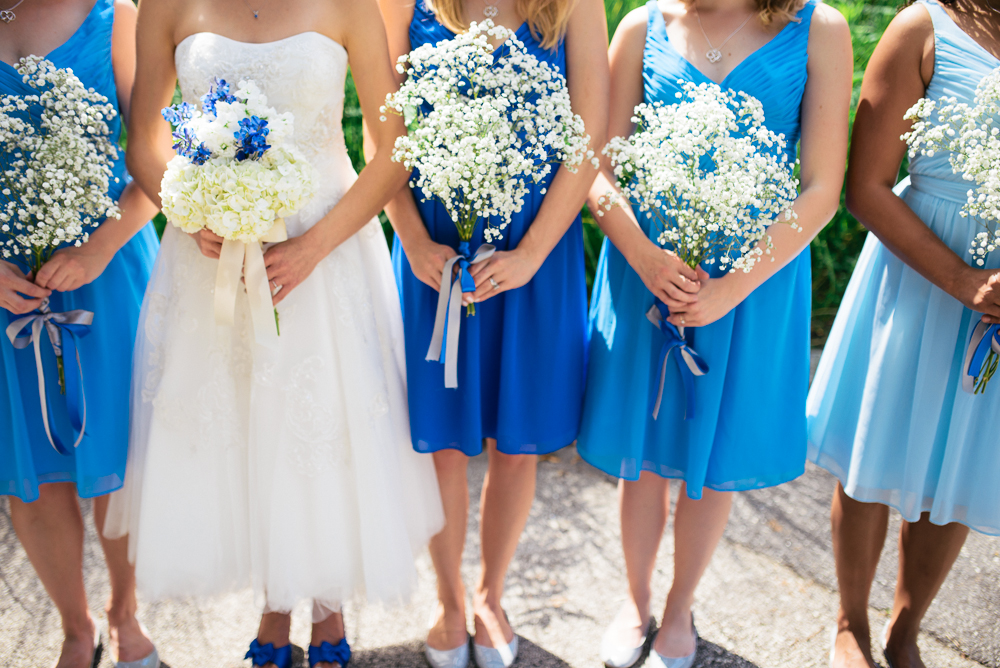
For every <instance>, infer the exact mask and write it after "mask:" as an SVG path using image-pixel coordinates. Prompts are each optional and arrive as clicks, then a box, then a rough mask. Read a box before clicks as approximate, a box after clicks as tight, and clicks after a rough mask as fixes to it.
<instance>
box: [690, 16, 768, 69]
mask: <svg viewBox="0 0 1000 668" xmlns="http://www.w3.org/2000/svg"><path fill="white" fill-rule="evenodd" d="M694 17H695V18H696V19H698V27H699V28H701V34H702V35H704V36H705V41H706V42H708V51H706V52H705V58H707V59H708V62H710V63H712V64H715V63H717V62H719V61H720V60H722V51H720V49H722V47H724V46H725V45H726V43H728V42H729V40H731V39H732V38H733V37H735V36H736V33H738V32H739V31H741V30H743V26H745V25H746V24H747V23H749V22H750V19H752V18H753V17H754V15H753V14H750V16H748V17H747V18H746V20H745V21H743V23H741V24H740V27H739V28H737V29H736V30H734V31H733V32H732V33H731V34H730V35H729V37H727V38H726V39H725V41H723V42H722V44H720V45H719V48H718V49H717V48H715V47H714V46H712V40H710V39H709V38H708V33H707V32H705V26H703V25H702V24H701V15H700V14H699V13H698V5H697V4H695V5H694Z"/></svg>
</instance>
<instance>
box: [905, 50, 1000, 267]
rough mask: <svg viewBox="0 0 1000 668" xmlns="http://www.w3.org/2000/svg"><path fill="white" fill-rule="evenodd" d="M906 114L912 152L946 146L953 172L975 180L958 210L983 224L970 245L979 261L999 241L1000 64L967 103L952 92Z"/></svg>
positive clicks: (923, 102) (912, 154) (983, 260)
mask: <svg viewBox="0 0 1000 668" xmlns="http://www.w3.org/2000/svg"><path fill="white" fill-rule="evenodd" d="M935 115H936V116H937V119H936V120H935V118H934V117H935ZM906 118H907V119H908V120H913V121H914V123H913V130H912V131H910V132H907V133H906V134H904V135H903V136H902V139H904V140H906V143H907V144H909V147H910V157H911V158H913V157H915V156H916V155H918V154H923V155H928V156H930V155H934V153H935V151H950V155H949V156H948V160H949V162H950V163H951V167H952V169H953V170H954V171H955V173H956V174H961V175H962V177H963V178H964V179H966V180H968V181H975V184H976V187H975V188H972V189H970V190H969V192H968V200H967V201H966V204H965V206H964V207H963V208H962V211H961V215H962V216H978V217H979V219H980V221H981V222H982V223H983V225H984V227H985V228H986V229H985V230H984V231H982V232H980V233H979V234H977V235H976V238H975V240H973V242H972V247H971V248H970V249H969V252H970V254H971V255H972V256H973V259H974V261H975V263H976V264H977V265H978V266H980V267H981V266H983V265H984V264H986V255H987V254H988V253H990V252H992V251H994V250H996V248H997V247H998V246H1000V226H998V222H1000V128H998V127H997V119H998V118H1000V68H998V69H996V70H994V71H993V72H991V73H990V74H989V75H987V76H986V77H985V78H984V79H983V80H982V81H981V82H980V83H979V86H978V88H977V89H976V97H975V101H974V102H973V105H972V106H971V107H970V106H969V105H968V104H965V103H959V102H958V100H957V99H956V98H954V97H949V98H942V99H941V103H940V105H938V104H936V103H935V102H934V101H933V100H929V99H927V98H923V99H921V100H920V101H919V102H917V103H916V104H915V105H914V106H913V107H911V108H910V109H909V111H907V112H906Z"/></svg>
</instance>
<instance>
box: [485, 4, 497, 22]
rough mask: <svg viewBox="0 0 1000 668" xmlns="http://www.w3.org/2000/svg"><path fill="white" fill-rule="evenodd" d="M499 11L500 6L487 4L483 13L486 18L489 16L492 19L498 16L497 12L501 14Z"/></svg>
mask: <svg viewBox="0 0 1000 668" xmlns="http://www.w3.org/2000/svg"><path fill="white" fill-rule="evenodd" d="M499 13H500V8H499V7H497V6H496V5H486V6H485V7H484V8H483V14H484V15H485V16H486V18H488V19H492V18H495V17H496V15H497V14H499Z"/></svg>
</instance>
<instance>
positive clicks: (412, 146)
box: [382, 19, 597, 387]
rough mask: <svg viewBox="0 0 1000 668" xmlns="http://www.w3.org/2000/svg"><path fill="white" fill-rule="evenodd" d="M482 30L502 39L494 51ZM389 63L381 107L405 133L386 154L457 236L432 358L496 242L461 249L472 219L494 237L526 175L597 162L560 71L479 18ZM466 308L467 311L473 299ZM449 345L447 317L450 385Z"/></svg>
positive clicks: (538, 177) (534, 178)
mask: <svg viewBox="0 0 1000 668" xmlns="http://www.w3.org/2000/svg"><path fill="white" fill-rule="evenodd" d="M490 38H495V39H497V40H501V41H503V42H504V44H503V45H502V46H501V47H500V48H499V49H498V50H497V51H496V53H494V51H493V48H492V47H491V45H490ZM396 69H397V70H398V71H399V72H400V73H406V74H408V78H407V80H406V82H405V83H403V85H402V86H401V87H400V89H399V91H397V92H396V93H393V94H392V95H389V96H388V98H387V99H386V103H385V106H383V107H382V113H383V114H385V113H395V114H398V115H401V116H403V118H404V120H405V121H406V125H407V129H408V133H407V135H406V136H403V137H400V138H399V139H398V140H396V147H395V150H394V152H393V160H395V161H397V162H401V163H403V164H404V165H405V166H406V168H407V169H411V170H415V175H414V177H413V180H412V181H411V184H410V185H411V186H412V187H414V188H419V189H420V192H421V193H424V194H425V195H427V196H429V197H434V198H436V199H438V200H439V201H440V202H441V203H442V204H443V205H444V208H445V209H446V210H447V211H448V214H449V215H450V216H451V219H452V220H453V221H454V223H455V226H456V227H457V228H458V233H459V239H460V240H461V243H460V246H459V255H457V256H456V257H454V258H452V259H451V260H450V261H449V263H448V264H447V266H446V267H445V272H444V277H443V279H442V283H441V293H440V298H439V302H438V311H437V315H438V317H437V322H436V323H435V327H434V335H433V337H432V341H431V349H430V351H429V352H428V355H427V359H429V360H440V357H441V346H442V337H443V334H444V331H445V322H446V321H447V320H449V319H450V320H451V321H452V322H455V323H458V322H460V321H459V320H458V318H459V314H458V309H459V308H460V306H461V299H462V292H474V291H475V283H474V281H473V280H472V277H471V275H470V274H469V272H468V269H469V267H470V266H471V265H473V264H477V263H479V262H484V261H486V260H487V259H488V258H489V257H490V256H491V255H492V253H493V252H494V250H495V249H494V248H493V246H491V245H489V243H487V244H484V245H483V246H481V247H480V248H479V249H478V250H477V251H476V252H475V253H474V254H470V250H469V242H470V241H471V239H472V236H473V233H474V232H475V230H476V228H477V226H478V224H479V221H480V220H483V221H484V225H485V228H484V230H483V234H484V237H485V238H486V241H487V242H490V241H493V240H495V239H498V238H500V236H501V233H502V230H503V229H504V228H505V227H506V226H507V225H508V224H509V223H510V219H511V216H512V215H513V214H514V213H517V212H519V211H520V210H521V207H522V206H523V205H524V198H525V195H526V194H527V192H528V184H529V182H533V183H539V182H541V181H542V180H543V179H545V178H546V177H547V176H548V175H549V174H550V173H551V171H552V166H553V165H560V164H561V165H563V166H565V167H566V168H567V169H570V170H571V171H575V170H576V168H577V167H578V166H579V165H580V164H582V163H583V162H584V161H585V160H588V159H590V160H592V161H593V162H594V166H595V168H596V167H597V160H596V158H595V157H594V154H593V151H591V150H590V148H589V146H590V137H589V136H588V135H587V134H586V131H585V129H584V125H583V119H581V118H580V117H579V116H578V115H576V114H574V113H573V109H572V106H571V105H570V98H569V91H568V89H567V88H566V80H565V78H564V77H563V76H562V75H561V74H560V73H559V72H558V71H557V70H555V69H553V68H552V67H551V66H549V65H548V64H547V63H543V62H540V61H538V59H536V58H535V57H534V56H533V55H532V54H531V53H529V52H528V51H527V49H525V47H524V44H523V43H522V42H521V41H520V40H518V39H517V37H516V35H515V34H514V33H513V32H511V31H510V30H507V29H506V28H504V27H502V26H495V25H494V24H493V22H492V21H490V20H488V19H487V20H486V21H483V22H482V23H475V22H473V23H472V25H471V26H470V28H469V30H468V31H467V32H465V33H462V34H460V35H458V36H456V37H455V38H454V39H451V40H446V41H442V42H439V43H437V44H425V45H423V46H421V47H419V48H417V49H414V50H413V51H411V52H410V53H409V54H407V55H405V56H402V57H401V58H400V59H399V63H398V64H397V65H396ZM383 118H384V116H383ZM542 192H543V193H544V190H543V191H542ZM491 220H495V221H497V222H496V224H493V223H491ZM456 263H457V265H458V268H459V270H458V276H457V277H456V278H455V280H454V282H453V283H452V286H451V289H450V291H449V287H448V283H449V282H451V281H452V273H453V272H452V269H453V267H454V266H455V265H456ZM467 314H468V315H473V314H475V305H473V304H470V305H469V306H468V309H467ZM457 354H458V326H457V325H452V326H451V327H449V328H448V342H447V345H446V355H447V356H446V360H445V361H444V364H445V385H446V386H447V387H457V386H458V381H457V370H456V369H457V367H456V365H457Z"/></svg>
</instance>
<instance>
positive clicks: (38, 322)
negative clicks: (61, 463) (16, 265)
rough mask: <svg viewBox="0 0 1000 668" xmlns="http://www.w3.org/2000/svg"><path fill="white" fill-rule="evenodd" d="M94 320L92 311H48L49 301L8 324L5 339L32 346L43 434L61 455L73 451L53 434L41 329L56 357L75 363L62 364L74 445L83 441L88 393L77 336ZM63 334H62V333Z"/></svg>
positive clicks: (20, 344)
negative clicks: (46, 391) (43, 329)
mask: <svg viewBox="0 0 1000 668" xmlns="http://www.w3.org/2000/svg"><path fill="white" fill-rule="evenodd" d="M93 322H94V314H93V312H91V311H82V310H76V311H66V312H65V313H53V312H52V311H49V310H48V301H46V302H45V303H44V304H43V305H42V309H41V310H40V312H38V313H33V314H31V315H29V316H25V317H24V318H20V319H19V320H15V321H14V322H12V323H10V325H9V326H8V327H7V331H6V334H7V338H8V339H10V342H11V343H12V344H13V346H14V348H16V349H18V350H21V349H24V348H27V347H28V346H33V347H34V349H35V368H36V369H37V371H38V400H39V403H40V405H41V409H42V424H43V425H44V426H45V435H46V436H48V438H49V443H50V444H51V445H52V447H53V448H55V450H56V452H58V453H59V454H60V455H69V454H71V453H72V450H71V449H70V448H67V447H66V446H65V445H64V444H63V443H62V440H61V439H60V438H59V435H58V434H53V433H52V423H53V422H54V421H55V418H54V416H53V415H52V407H51V406H50V405H49V402H48V397H47V396H46V393H45V370H44V367H43V366H42V348H41V341H42V328H43V327H44V328H45V330H46V331H47V333H48V335H49V339H50V340H51V342H52V348H53V350H54V351H55V354H56V359H57V360H59V361H60V362H61V360H62V359H64V356H65V355H67V354H68V355H69V356H70V360H71V361H72V360H74V359H75V361H76V364H75V365H74V364H72V363H71V364H68V365H65V373H66V409H67V411H68V412H69V421H70V425H71V426H72V427H73V433H74V434H75V435H76V440H75V441H74V442H73V448H76V447H77V446H79V445H80V442H81V441H83V436H84V432H85V430H86V428H87V396H86V393H85V392H84V389H83V365H82V364H81V362H80V351H79V350H77V347H76V337H77V336H86V335H87V334H88V332H89V330H88V329H87V328H88V327H90V325H91V324H93ZM28 327H30V328H31V334H30V335H28V336H21V332H22V331H24V330H25V329H26V328H28ZM64 333H65V334H66V336H65V337H64V336H63V334H64Z"/></svg>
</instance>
